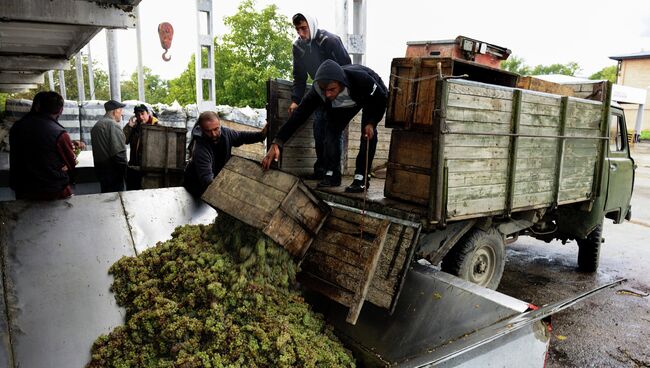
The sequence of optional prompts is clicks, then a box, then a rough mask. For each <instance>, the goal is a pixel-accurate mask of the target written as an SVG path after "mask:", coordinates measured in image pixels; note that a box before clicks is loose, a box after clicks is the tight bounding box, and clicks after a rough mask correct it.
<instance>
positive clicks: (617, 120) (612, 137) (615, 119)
mask: <svg viewBox="0 0 650 368" xmlns="http://www.w3.org/2000/svg"><path fill="white" fill-rule="evenodd" d="M622 128H623V120H622V119H621V117H620V116H619V115H610V116H609V151H610V152H621V151H623V150H625V143H624V142H625V141H626V140H627V136H626V134H627V133H626V132H625V131H624V130H623V129H622Z"/></svg>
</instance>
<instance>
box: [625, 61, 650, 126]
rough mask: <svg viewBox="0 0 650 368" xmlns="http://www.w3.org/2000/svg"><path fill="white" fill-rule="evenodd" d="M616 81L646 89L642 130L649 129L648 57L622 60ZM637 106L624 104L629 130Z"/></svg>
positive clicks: (649, 85) (649, 64)
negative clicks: (646, 95)
mask: <svg viewBox="0 0 650 368" xmlns="http://www.w3.org/2000/svg"><path fill="white" fill-rule="evenodd" d="M618 83H619V84H622V85H624V86H630V87H636V88H641V89H645V90H646V91H648V97H647V99H646V103H645V109H644V112H643V126H642V130H650V58H647V59H630V60H624V61H623V63H622V66H621V72H620V75H619V76H618ZM637 110H638V106H636V105H630V106H625V119H626V120H627V127H628V129H629V130H633V129H634V124H635V123H636V114H637Z"/></svg>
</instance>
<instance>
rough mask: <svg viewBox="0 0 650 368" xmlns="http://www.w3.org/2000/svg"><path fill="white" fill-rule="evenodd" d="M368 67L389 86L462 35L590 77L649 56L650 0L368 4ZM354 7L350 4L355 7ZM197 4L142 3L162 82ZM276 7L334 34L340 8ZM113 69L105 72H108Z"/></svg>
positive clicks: (285, 1) (218, 9)
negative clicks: (424, 48) (418, 56)
mask: <svg viewBox="0 0 650 368" xmlns="http://www.w3.org/2000/svg"><path fill="white" fill-rule="evenodd" d="M366 1H368V3H367V10H368V19H367V23H368V24H367V35H366V39H367V43H366V64H367V65H368V66H369V67H371V68H372V69H374V70H375V71H377V73H379V74H380V75H381V76H382V77H384V78H387V77H388V73H389V70H390V62H391V60H392V59H393V58H395V57H403V56H404V53H405V50H406V42H407V41H416V40H417V41H421V40H441V39H453V38H455V37H456V36H458V35H464V36H468V37H471V38H476V39H479V40H481V41H486V42H489V43H492V44H496V45H499V46H504V47H507V48H509V49H510V50H512V53H513V55H516V56H519V57H522V58H524V59H525V63H526V64H528V65H531V66H534V65H537V64H544V65H548V64H553V63H561V64H565V63H568V62H570V61H575V62H577V63H578V64H579V65H580V67H581V68H582V70H581V72H580V73H579V75H581V76H589V75H591V74H593V73H595V72H597V71H598V70H600V69H602V68H603V67H606V66H609V65H614V64H615V62H614V61H613V60H610V59H609V56H612V55H620V54H627V53H634V52H639V51H642V50H645V51H650V4H649V3H648V1H647V0H619V1H615V2H614V1H605V2H593V1H583V0H573V1H571V0H562V1H559V0H546V1H536V2H532V1H526V0H519V1H511V0H504V1H500V2H494V1H469V0H456V1H445V2H441V1H432V0H400V1H386V0H366ZM350 3H352V0H350ZM194 4H195V2H194V1H193V0H142V2H141V3H140V11H141V15H142V41H143V60H144V61H143V63H144V65H146V66H148V67H150V68H151V69H152V70H153V71H154V73H156V74H159V75H160V76H162V77H163V78H166V79H171V78H174V77H177V76H178V75H179V74H180V73H181V72H182V71H183V70H184V69H185V67H186V66H187V63H188V61H189V58H190V55H191V54H192V53H194V52H195V49H196V29H197V27H196V11H195V5H194ZM238 4H239V1H236V0H214V1H213V6H214V14H215V17H214V23H215V25H214V26H215V35H217V36H218V35H223V34H224V33H226V32H227V31H228V30H227V29H226V28H225V26H224V25H223V18H224V17H225V16H228V15H232V14H234V13H235V12H236V11H237V6H238ZM269 4H276V5H277V6H278V9H279V12H280V13H281V14H284V15H286V16H287V17H291V15H293V14H294V13H296V12H305V13H309V14H312V15H314V16H316V18H317V19H318V22H319V28H322V29H326V30H329V31H332V32H335V31H336V29H335V9H334V4H336V1H335V0H300V1H296V0H276V1H271V0H257V5H256V6H257V8H258V9H261V8H263V7H265V6H267V5H269ZM161 22H170V23H171V24H172V25H173V26H174V31H175V33H174V39H173V42H172V48H171V49H170V53H169V54H171V56H172V59H171V61H170V62H163V61H162V59H161V54H162V52H163V49H162V48H161V46H160V41H159V39H158V33H157V26H158V24H159V23H161ZM118 39H119V43H118V45H119V50H118V52H119V62H120V70H121V72H122V75H123V77H126V76H128V75H130V74H131V73H133V72H134V71H135V68H136V65H137V54H136V33H135V30H124V31H119V35H118ZM91 48H92V54H93V58H94V59H96V60H98V61H99V62H100V63H102V64H103V65H104V66H105V65H106V40H105V35H104V32H101V33H99V34H98V35H97V36H96V37H95V38H94V39H93V41H92V42H91ZM104 68H105V69H107V68H106V67H104Z"/></svg>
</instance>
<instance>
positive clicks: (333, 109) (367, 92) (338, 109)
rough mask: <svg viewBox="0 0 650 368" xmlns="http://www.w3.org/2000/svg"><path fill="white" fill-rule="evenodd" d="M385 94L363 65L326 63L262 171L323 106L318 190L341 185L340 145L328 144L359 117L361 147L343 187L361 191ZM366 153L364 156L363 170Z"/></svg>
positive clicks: (379, 82)
mask: <svg viewBox="0 0 650 368" xmlns="http://www.w3.org/2000/svg"><path fill="white" fill-rule="evenodd" d="M387 99H388V91H387V89H386V86H385V85H384V83H383V82H382V80H381V78H380V77H379V76H378V75H377V73H375V72H374V71H373V70H372V69H370V68H367V67H365V66H363V65H356V64H350V65H344V66H340V65H338V64H337V63H335V62H334V61H332V60H326V61H325V62H323V64H321V66H320V67H319V68H318V71H317V72H316V76H315V78H314V83H313V85H312V87H311V89H310V90H309V92H307V94H306V95H305V98H303V100H302V102H301V103H300V105H299V106H298V108H297V109H296V111H295V112H294V113H293V114H292V115H291V117H289V120H287V122H286V123H285V124H284V125H282V127H281V128H280V130H279V131H278V133H277V135H276V137H275V139H274V140H273V144H271V147H270V149H269V151H268V153H267V154H266V156H265V157H264V159H263V161H262V166H263V167H264V169H268V168H269V167H270V165H271V162H273V161H277V160H278V158H279V157H280V147H282V145H283V144H284V143H285V142H286V141H287V140H289V138H290V137H291V136H292V135H293V133H294V132H295V131H296V130H297V129H298V128H299V127H300V126H301V125H302V124H303V123H304V122H305V121H306V120H307V119H308V118H309V115H311V114H312V112H313V111H314V110H316V109H317V108H318V107H321V106H323V107H324V108H325V111H326V113H327V129H326V131H327V134H326V136H325V138H326V139H325V150H326V152H325V167H326V169H327V172H326V174H325V178H324V179H323V180H322V181H321V182H320V183H319V184H318V185H319V186H320V187H331V186H339V185H341V164H340V162H341V146H340V145H338V144H331V143H332V142H338V141H339V140H340V139H341V134H342V133H343V130H344V129H345V127H346V126H347V125H348V124H349V123H350V121H351V120H352V118H353V117H354V116H355V115H356V114H357V113H358V112H359V111H360V110H363V113H362V115H361V129H362V131H361V133H362V134H361V135H362V137H361V146H360V149H359V154H358V155H357V160H356V169H355V175H354V181H353V182H352V184H351V185H350V186H348V187H347V188H345V190H346V191H347V192H352V193H360V192H363V191H364V190H365V189H366V187H367V185H368V180H369V177H368V176H367V174H368V170H369V168H371V167H372V160H373V158H374V156H375V149H376V148H377V124H378V123H379V121H381V119H382V118H383V117H384V113H385V112H386V103H387ZM366 153H367V155H368V159H367V161H368V162H367V164H368V165H367V167H366Z"/></svg>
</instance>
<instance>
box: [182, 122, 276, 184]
mask: <svg viewBox="0 0 650 368" xmlns="http://www.w3.org/2000/svg"><path fill="white" fill-rule="evenodd" d="M265 138H266V137H265V135H264V133H263V132H240V131H237V130H234V129H229V128H226V127H224V126H222V127H221V136H219V139H217V140H216V141H214V140H212V139H211V138H210V137H207V136H205V135H204V134H203V131H202V130H201V127H200V126H198V125H197V126H195V127H194V129H192V141H193V142H194V143H191V145H193V147H191V149H192V158H191V160H190V162H189V163H188V164H187V167H186V168H185V175H184V181H183V186H184V187H185V188H186V189H187V191H188V192H190V193H191V194H193V195H195V196H200V195H202V194H203V192H205V190H206V189H207V188H208V186H209V185H210V183H212V180H213V179H214V178H215V176H217V175H218V174H219V172H220V171H221V169H223V167H224V166H225V165H226V162H228V160H229V159H230V156H231V155H232V153H231V150H232V147H239V146H241V145H243V144H251V143H257V142H262V141H264V139H265Z"/></svg>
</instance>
